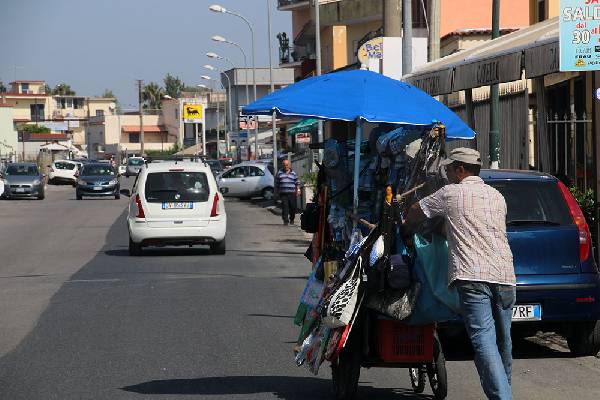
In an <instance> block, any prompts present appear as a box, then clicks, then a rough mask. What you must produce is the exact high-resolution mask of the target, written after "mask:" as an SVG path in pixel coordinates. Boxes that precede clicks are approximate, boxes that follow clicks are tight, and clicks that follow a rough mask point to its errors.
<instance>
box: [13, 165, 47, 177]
mask: <svg viewBox="0 0 600 400" xmlns="http://www.w3.org/2000/svg"><path fill="white" fill-rule="evenodd" d="M6 175H9V176H10V175H23V176H35V175H39V172H38V169H37V167H36V166H35V165H9V166H8V167H7V168H6Z"/></svg>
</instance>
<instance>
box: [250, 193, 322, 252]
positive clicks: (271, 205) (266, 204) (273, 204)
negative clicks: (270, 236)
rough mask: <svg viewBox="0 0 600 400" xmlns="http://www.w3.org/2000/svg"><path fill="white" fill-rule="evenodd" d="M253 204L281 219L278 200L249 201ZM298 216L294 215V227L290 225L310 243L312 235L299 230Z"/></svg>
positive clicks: (298, 214)
mask: <svg viewBox="0 0 600 400" xmlns="http://www.w3.org/2000/svg"><path fill="white" fill-rule="evenodd" d="M251 201H252V203H253V204H256V205H257V206H259V207H262V208H264V209H265V210H267V211H270V212H271V213H273V214H274V215H277V216H279V217H281V202H280V201H279V200H264V199H262V198H261V199H253V200H251ZM300 214H302V212H298V213H297V214H296V225H292V227H293V226H295V227H297V228H298V230H299V231H300V232H301V233H302V234H303V235H304V237H305V238H306V239H307V240H308V241H309V242H310V241H311V240H312V238H313V235H312V233H307V232H304V231H303V230H302V229H300Z"/></svg>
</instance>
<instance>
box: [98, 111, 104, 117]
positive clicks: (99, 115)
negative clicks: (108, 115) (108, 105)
mask: <svg viewBox="0 0 600 400" xmlns="http://www.w3.org/2000/svg"><path fill="white" fill-rule="evenodd" d="M96 117H104V110H96Z"/></svg>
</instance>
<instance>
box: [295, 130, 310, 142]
mask: <svg viewBox="0 0 600 400" xmlns="http://www.w3.org/2000/svg"><path fill="white" fill-rule="evenodd" d="M296 143H310V133H308V132H302V133H296Z"/></svg>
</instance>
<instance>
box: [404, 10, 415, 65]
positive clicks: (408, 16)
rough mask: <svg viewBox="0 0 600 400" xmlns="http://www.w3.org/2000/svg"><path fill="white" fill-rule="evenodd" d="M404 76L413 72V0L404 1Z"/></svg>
mask: <svg viewBox="0 0 600 400" xmlns="http://www.w3.org/2000/svg"><path fill="white" fill-rule="evenodd" d="M402 25H403V26H404V34H403V35H402V75H406V74H410V73H411V71H412V41H413V40H412V0H402Z"/></svg>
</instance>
